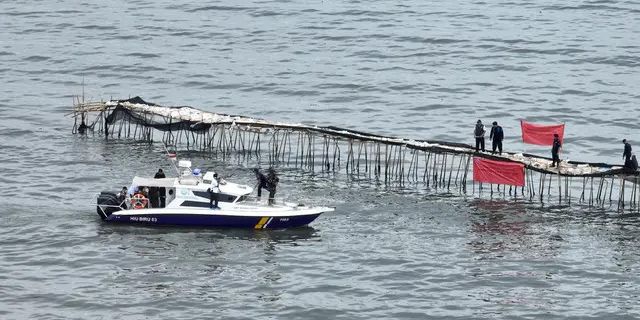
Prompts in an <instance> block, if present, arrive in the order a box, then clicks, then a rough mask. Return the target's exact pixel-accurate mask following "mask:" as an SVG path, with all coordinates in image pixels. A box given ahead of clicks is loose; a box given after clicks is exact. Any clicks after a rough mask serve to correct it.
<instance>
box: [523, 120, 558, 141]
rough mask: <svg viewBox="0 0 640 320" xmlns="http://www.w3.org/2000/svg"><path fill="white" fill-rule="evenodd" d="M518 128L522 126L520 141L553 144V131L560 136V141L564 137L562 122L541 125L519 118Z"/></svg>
mask: <svg viewBox="0 0 640 320" xmlns="http://www.w3.org/2000/svg"><path fill="white" fill-rule="evenodd" d="M520 128H522V142H524V143H530V144H537V145H541V146H551V145H553V134H554V133H557V134H558V136H559V137H560V143H562V140H563V139H564V123H563V124H553V125H542V124H535V123H531V122H526V121H524V120H520Z"/></svg>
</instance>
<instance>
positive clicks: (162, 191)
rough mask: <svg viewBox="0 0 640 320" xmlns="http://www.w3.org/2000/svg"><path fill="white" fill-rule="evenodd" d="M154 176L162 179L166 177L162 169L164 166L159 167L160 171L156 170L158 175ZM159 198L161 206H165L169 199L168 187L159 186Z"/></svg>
mask: <svg viewBox="0 0 640 320" xmlns="http://www.w3.org/2000/svg"><path fill="white" fill-rule="evenodd" d="M153 178H155V179H162V178H166V176H165V175H164V172H163V171H162V168H160V169H158V172H156V175H155V176H153ZM158 198H159V200H160V208H164V207H165V206H166V201H167V189H166V188H164V187H162V188H158Z"/></svg>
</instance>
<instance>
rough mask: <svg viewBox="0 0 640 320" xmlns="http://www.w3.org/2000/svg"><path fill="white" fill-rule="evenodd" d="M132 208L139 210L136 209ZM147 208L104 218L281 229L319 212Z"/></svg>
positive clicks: (302, 223)
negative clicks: (168, 211)
mask: <svg viewBox="0 0 640 320" xmlns="http://www.w3.org/2000/svg"><path fill="white" fill-rule="evenodd" d="M136 211H139V213H138V212H136ZM142 211H147V210H125V211H118V212H115V213H113V214H112V215H110V216H109V217H108V218H107V219H106V221H108V222H115V223H129V224H147V225H168V226H197V227H216V228H252V229H282V228H295V227H301V226H306V225H308V224H309V223H311V222H312V221H313V220H315V219H316V218H317V217H318V216H319V215H320V214H322V212H308V213H300V214H291V215H283V214H278V215H268V214H265V215H243V214H238V215H234V214H232V213H224V214H217V213H216V211H218V210H208V211H210V212H208V213H188V212H183V213H157V212H156V213H153V212H142Z"/></svg>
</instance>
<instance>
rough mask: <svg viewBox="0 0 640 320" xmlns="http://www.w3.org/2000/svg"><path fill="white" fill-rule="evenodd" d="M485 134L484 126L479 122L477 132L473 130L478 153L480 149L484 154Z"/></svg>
mask: <svg viewBox="0 0 640 320" xmlns="http://www.w3.org/2000/svg"><path fill="white" fill-rule="evenodd" d="M484 133H485V130H484V124H482V121H480V120H478V122H477V123H476V128H475V130H473V134H474V135H475V137H476V152H478V150H479V149H482V152H484Z"/></svg>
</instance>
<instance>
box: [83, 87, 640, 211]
mask: <svg viewBox="0 0 640 320" xmlns="http://www.w3.org/2000/svg"><path fill="white" fill-rule="evenodd" d="M72 115H73V117H74V126H73V131H72V132H73V133H79V134H86V133H89V132H93V133H94V134H96V133H99V134H101V135H103V136H104V138H105V139H136V140H141V141H146V142H153V141H162V142H163V143H164V144H165V145H170V146H174V147H176V148H177V147H178V146H182V147H186V148H187V149H188V150H195V151H201V152H206V153H210V154H212V155H215V156H219V157H222V158H223V159H228V158H230V157H231V156H240V157H244V158H245V159H252V158H256V159H259V160H261V159H262V157H266V160H267V161H268V163H269V164H270V165H279V166H282V165H286V166H295V167H298V168H303V169H305V170H310V171H316V170H320V171H323V172H344V173H346V174H347V175H348V176H349V177H354V178H367V179H375V180H379V181H382V182H384V183H386V184H399V185H401V186H404V185H405V184H415V185H425V186H426V187H427V188H429V189H431V190H435V191H436V192H446V193H458V194H463V195H477V196H489V197H500V198H512V199H522V200H528V201H540V202H543V203H544V202H547V203H555V202H557V203H559V204H563V205H565V204H566V205H569V204H571V203H579V204H583V205H588V206H590V207H597V208H611V207H613V208H615V209H616V210H619V211H634V212H635V211H638V212H640V196H639V195H638V191H639V190H638V189H639V184H638V177H637V173H635V172H627V171H625V170H624V169H623V168H622V167H621V166H616V165H610V164H605V163H586V162H574V161H570V162H566V161H563V162H562V163H561V165H560V166H559V167H558V168H553V167H550V164H551V159H549V158H545V157H540V156H535V155H530V154H518V153H505V152H503V153H502V155H492V154H489V153H484V152H481V153H476V152H475V150H474V148H473V147H472V146H470V145H467V144H462V143H450V142H443V141H432V140H415V139H403V138H396V137H385V136H380V135H374V134H369V133H364V132H359V131H355V130H349V129H345V128H338V127H334V126H326V127H319V126H310V125H304V124H290V123H281V122H271V121H267V120H263V119H256V118H251V117H243V116H237V115H227V114H219V113H210V112H204V111H200V110H198V109H195V108H192V107H164V106H159V105H156V104H153V103H148V102H145V101H144V100H142V99H141V98H139V97H135V98H132V99H127V100H110V101H100V102H84V101H80V99H77V100H74V106H73V111H72ZM474 157H481V158H489V159H492V160H498V161H505V162H519V163H522V164H524V167H525V185H524V186H522V187H514V186H508V185H492V184H486V183H485V184H482V183H477V182H474V180H473V178H472V177H470V175H472V170H473V165H472V161H473V158H474Z"/></svg>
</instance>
